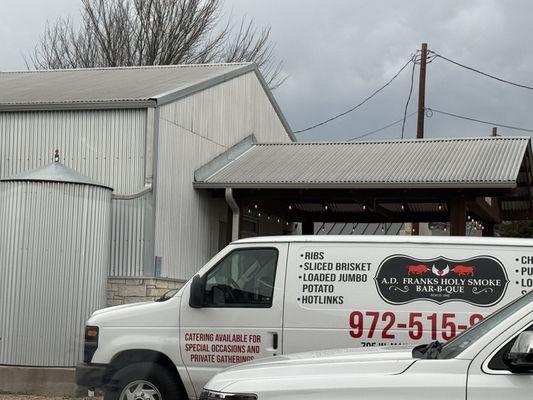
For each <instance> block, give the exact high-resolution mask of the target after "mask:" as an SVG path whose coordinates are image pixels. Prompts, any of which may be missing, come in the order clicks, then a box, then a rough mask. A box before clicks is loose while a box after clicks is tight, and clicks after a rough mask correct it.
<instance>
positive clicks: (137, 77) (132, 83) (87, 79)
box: [0, 63, 296, 140]
mask: <svg viewBox="0 0 533 400" xmlns="http://www.w3.org/2000/svg"><path fill="white" fill-rule="evenodd" d="M249 72H254V73H255V75H256V77H257V79H258V80H259V82H260V83H261V86H262V87H263V90H264V91H265V94H266V95H267V97H268V99H269V101H270V103H271V104H272V107H273V108H274V110H275V112H276V114H277V116H278V118H279V119H280V121H281V123H282V124H283V126H284V128H285V130H286V131H287V134H288V135H289V137H290V138H291V139H292V140H296V138H295V137H294V135H293V133H292V130H291V128H290V126H289V123H288V122H287V120H286V118H285V116H284V115H283V113H282V112H281V109H280V107H279V105H278V103H277V102H276V99H275V98H274V96H273V94H272V92H271V91H270V88H269V87H268V84H267V83H266V82H265V80H264V78H263V76H262V75H261V72H259V68H258V67H257V65H256V64H255V63H227V64H183V65H165V66H143V67H117V68H80V69H56V70H38V71H12V72H0V112H1V111H26V110H55V109H62V110H72V109H106V108H145V107H156V106H161V105H164V104H167V103H171V102H173V101H176V100H178V99H180V98H183V97H186V96H188V95H191V94H193V93H196V92H199V91H201V90H204V89H207V88H209V87H212V86H215V85H218V84H220V83H223V82H225V81H228V80H230V79H233V78H235V77H238V76H240V75H244V74H246V73H249Z"/></svg>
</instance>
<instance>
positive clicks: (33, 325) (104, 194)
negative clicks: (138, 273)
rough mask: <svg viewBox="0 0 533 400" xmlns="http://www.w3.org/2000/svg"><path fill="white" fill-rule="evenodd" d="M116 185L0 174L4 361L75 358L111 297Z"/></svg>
mask: <svg viewBox="0 0 533 400" xmlns="http://www.w3.org/2000/svg"><path fill="white" fill-rule="evenodd" d="M111 193H112V192H111V190H109V189H107V188H105V187H101V186H91V185H80V184H71V183H66V184H65V183H58V182H42V181H41V182H25V181H7V182H0V220H1V221H2V224H0V321H1V324H0V338H1V340H0V364H8V365H22V366H50V367H59V366H67V367H70V366H74V365H76V364H77V363H78V362H79V361H80V360H81V358H82V350H83V347H82V340H83V327H84V324H85V321H86V319H87V318H88V317H89V316H90V314H91V313H92V312H93V311H94V310H97V309H99V308H102V307H105V305H106V275H107V270H108V268H109V263H110V239H111Z"/></svg>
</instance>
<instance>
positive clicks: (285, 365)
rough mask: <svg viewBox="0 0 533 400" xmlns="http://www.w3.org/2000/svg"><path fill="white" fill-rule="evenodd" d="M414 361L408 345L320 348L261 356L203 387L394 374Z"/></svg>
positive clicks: (220, 375) (227, 387) (221, 389)
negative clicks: (281, 354)
mask: <svg viewBox="0 0 533 400" xmlns="http://www.w3.org/2000/svg"><path fill="white" fill-rule="evenodd" d="M415 361H416V359H414V358H413V357H412V354H411V349H410V348H400V349H399V348H397V347H395V348H357V349H351V348H350V349H338V350H323V351H313V352H306V353H296V354H291V355H285V356H278V357H269V358H263V359H260V360H257V361H252V362H249V363H245V364H240V365H238V366H235V367H231V368H228V369H226V370H224V371H223V372H221V373H220V374H218V375H217V376H215V377H214V378H213V379H211V380H210V381H209V383H208V384H207V386H206V388H208V389H210V390H214V391H224V390H225V389H232V388H230V386H232V384H233V383H235V382H237V381H239V382H240V383H241V382H243V381H247V380H248V381H258V382H259V381H263V382H264V381H265V380H274V381H275V380H278V379H282V380H283V379H290V378H291V377H293V378H296V379H298V380H300V379H301V380H304V381H305V380H309V379H314V378H316V377H317V376H320V377H321V378H324V377H327V376H338V375H339V374H346V373H347V372H349V373H350V374H358V375H364V374H372V375H373V376H376V374H378V375H395V374H401V373H402V372H404V371H405V370H406V369H407V368H409V366H411V364H413V363H414V362H415Z"/></svg>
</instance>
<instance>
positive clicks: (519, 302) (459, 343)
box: [437, 291, 533, 359]
mask: <svg viewBox="0 0 533 400" xmlns="http://www.w3.org/2000/svg"><path fill="white" fill-rule="evenodd" d="M531 301H533V291H532V292H529V293H528V294H526V295H524V296H522V297H519V298H518V299H516V300H515V301H513V302H511V303H509V304H508V305H506V306H504V307H502V308H500V309H499V310H497V311H495V312H494V313H492V314H491V315H489V316H488V317H487V318H485V319H484V320H482V321H480V322H478V323H477V324H475V325H473V326H472V327H471V328H470V329H468V330H466V331H464V332H463V333H461V334H460V335H457V336H456V337H455V338H453V339H452V340H450V341H449V342H447V343H446V344H444V345H443V346H442V349H441V351H440V352H439V354H438V355H437V358H444V359H449V358H454V357H456V356H458V355H459V354H461V353H462V352H463V351H464V350H466V349H467V348H468V347H470V346H471V345H472V344H473V343H475V342H476V341H477V340H479V339H480V338H481V337H482V336H483V335H485V334H486V333H487V332H488V331H490V330H491V329H492V328H494V327H495V326H497V325H498V324H500V323H502V322H503V321H504V320H506V319H507V318H509V317H510V316H511V315H512V314H514V313H515V312H517V311H518V310H520V309H521V308H523V307H525V306H527V305H528V304H529V303H530V302H531Z"/></svg>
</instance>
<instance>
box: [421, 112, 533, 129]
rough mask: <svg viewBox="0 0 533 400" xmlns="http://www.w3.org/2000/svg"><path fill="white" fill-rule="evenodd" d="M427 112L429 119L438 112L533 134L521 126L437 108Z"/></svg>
mask: <svg viewBox="0 0 533 400" xmlns="http://www.w3.org/2000/svg"><path fill="white" fill-rule="evenodd" d="M425 110H426V116H427V117H428V118H431V117H432V115H433V113H434V112H436V113H438V114H443V115H447V116H449V117H454V118H460V119H465V120H467V121H472V122H479V123H481V124H487V125H492V126H499V127H501V128H508V129H514V130H516V131H523V132H529V133H533V129H528V128H522V127H520V126H512V125H505V124H500V123H499V122H492V121H484V120H481V119H477V118H473V117H468V116H465V115H459V114H454V113H450V112H447V111H442V110H437V109H435V108H429V107H426V108H425Z"/></svg>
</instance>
